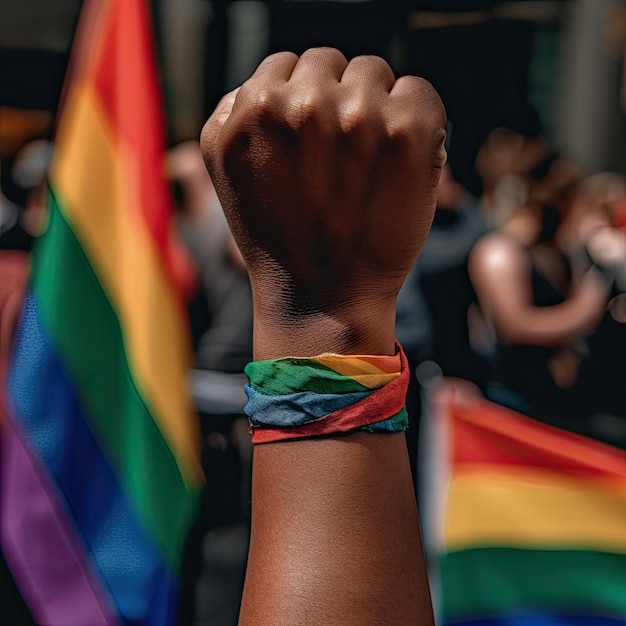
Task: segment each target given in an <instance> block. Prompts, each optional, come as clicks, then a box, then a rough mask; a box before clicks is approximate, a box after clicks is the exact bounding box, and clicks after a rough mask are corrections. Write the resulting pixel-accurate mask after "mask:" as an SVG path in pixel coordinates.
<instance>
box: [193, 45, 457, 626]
mask: <svg viewBox="0 0 626 626" xmlns="http://www.w3.org/2000/svg"><path fill="white" fill-rule="evenodd" d="M445 122H446V119H445V112H444V110H443V106H442V105H441V101H440V100H439V98H438V96H437V95H436V93H435V92H434V90H433V89H432V87H431V86H430V85H429V84H428V83H426V82H425V81H422V80H420V79H418V78H414V77H404V78H401V79H398V80H396V78H395V76H394V75H393V73H392V71H391V69H390V68H389V66H388V65H387V64H386V63H385V62H384V61H383V60H382V59H379V58H376V57H357V58H356V59H354V60H352V61H351V62H350V63H348V62H347V61H346V59H345V58H344V57H343V55H342V54H341V53H340V52H338V51H337V50H333V49H314V50H309V51H307V52H306V53H305V54H304V55H302V56H301V57H300V58H298V57H297V56H296V55H293V54H291V53H281V54H277V55H273V56H271V57H269V58H268V59H266V60H265V61H264V62H263V63H262V64H261V66H260V67H259V69H258V70H257V71H256V73H255V74H254V75H253V76H252V78H251V79H250V80H249V81H247V82H246V83H245V84H244V85H243V86H242V87H241V88H240V89H239V90H237V91H236V92H233V93H232V94H229V95H228V96H226V97H225V99H224V100H223V101H222V102H221V103H220V105H219V106H218V109H217V110H216V112H215V113H214V115H213V116H212V117H211V118H210V119H209V121H208V122H207V124H206V125H205V128H204V130H203V134H202V146H203V152H204V155H205V160H206V163H207V167H208V169H209V172H210V173H211V176H212V178H213V181H214V183H215V187H216V189H217V192H218V195H219V197H220V200H221V202H222V205H223V206H224V210H225V212H226V215H227V218H228V220H229V223H230V225H231V228H232V230H233V233H234V235H235V238H236V240H237V243H238V245H239V248H240V249H241V252H242V255H243V257H244V259H245V261H246V264H247V266H248V268H249V273H250V277H251V282H252V286H253V292H254V304H255V339H254V350H255V358H256V359H268V358H278V357H282V356H288V355H291V356H311V355H315V354H320V353H323V352H336V353H343V354H393V353H394V324H395V301H396V297H397V293H398V291H399V289H400V286H401V285H402V282H403V280H404V278H405V276H406V274H407V273H408V271H409V269H410V268H411V267H412V265H413V263H414V262H415V259H416V257H417V255H418V253H419V250H420V249H421V246H422V244H423V242H424V239H425V237H426V235H427V233H428V229H429V227H430V223H431V220H432V214H433V211H434V206H435V199H436V191H437V182H438V178H439V173H440V170H441V167H442V165H443V163H444V161H445V151H444V148H443V142H444V139H445V131H444V128H445ZM432 623H433V617H432V609H431V603H430V596H429V591H428V583H427V578H426V572H425V567H424V558H423V554H422V547H421V541H420V534H419V525H418V520H417V508H416V504H415V497H414V491H413V486H412V481H411V473H410V468H409V464H408V455H407V451H406V444H405V440H404V437H403V435H402V434H394V435H381V434H368V433H358V434H352V435H348V436H343V437H326V438H322V439H309V440H303V441H290V442H280V443H272V444H264V445H260V446H257V447H256V449H255V457H254V475H253V496H252V537H251V547H250V556H249V564H248V572H247V576H246V584H245V590H244V596H243V602H242V608H241V616H240V624H242V625H254V626H264V625H268V626H269V625H271V626H279V625H283V624H284V625H285V626H294V625H296V624H314V625H316V624H319V625H320V626H322V625H324V626H326V625H333V624H338V625H339V624H341V625H342V626H343V625H347V624H354V625H359V626H367V625H369V624H371V625H379V624H380V625H382V624H390V625H393V626H403V625H405V624H406V625H407V626H408V625H416V624H424V625H430V624H432Z"/></svg>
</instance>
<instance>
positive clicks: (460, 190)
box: [396, 164, 487, 484]
mask: <svg viewBox="0 0 626 626" xmlns="http://www.w3.org/2000/svg"><path fill="white" fill-rule="evenodd" d="M486 232H487V226H486V224H485V221H484V219H483V218H482V216H481V214H480V211H479V208H478V201H477V199H476V198H475V197H474V196H472V195H471V194H470V193H469V192H468V191H467V190H466V189H465V188H464V187H463V186H462V185H461V184H460V183H459V182H458V181H456V180H455V179H454V176H453V174H452V170H451V167H450V165H449V164H446V165H445V166H444V168H443V169H442V171H441V177H440V179H439V189H438V195H437V209H436V211H435V216H434V219H433V224H432V226H431V229H430V233H429V235H428V238H427V239H426V242H425V243H424V248H423V249H422V252H421V254H420V256H419V258H418V259H417V262H416V263H415V265H414V266H413V268H412V269H411V271H410V272H409V275H408V276H407V279H406V281H405V283H404V285H403V286H402V289H401V290H400V293H399V295H398V304H397V309H396V334H397V337H398V340H399V341H400V343H401V344H402V345H403V346H404V348H405V351H406V353H407V357H408V360H409V364H410V366H411V371H412V372H413V373H415V370H416V368H417V367H418V366H419V365H420V364H421V363H423V362H424V361H435V362H436V363H437V365H438V366H439V367H440V368H441V370H442V373H443V374H444V375H445V376H456V377H460V378H465V379H467V380H471V381H474V382H476V383H479V384H482V383H483V382H484V381H485V380H486V378H487V363H486V361H485V359H484V357H482V356H481V355H479V354H477V353H476V352H475V351H474V350H473V348H472V346H471V341H470V318H471V314H472V312H471V307H472V305H473V303H474V302H475V299H476V297H475V294H474V290H473V288H472V284H471V282H470V280H469V275H468V270H467V261H468V257H469V253H470V251H471V249H472V247H473V246H474V244H475V243H476V241H477V240H478V239H479V238H480V237H482V236H483V235H484V234H485V233H486ZM420 396H421V392H420V383H419V382H418V380H417V376H416V375H415V374H413V375H412V376H411V383H410V385H409V392H408V396H407V410H408V411H409V420H410V427H409V429H408V431H407V441H408V445H409V455H410V457H411V467H412V469H413V472H414V479H415V480H416V484H417V476H416V472H417V471H418V463H417V451H418V435H419V422H420V415H421V399H420Z"/></svg>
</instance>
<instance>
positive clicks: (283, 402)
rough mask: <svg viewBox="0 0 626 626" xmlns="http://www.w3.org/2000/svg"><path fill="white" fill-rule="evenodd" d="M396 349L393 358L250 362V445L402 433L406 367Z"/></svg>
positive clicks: (325, 356) (399, 349)
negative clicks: (358, 433) (339, 435)
mask: <svg viewBox="0 0 626 626" xmlns="http://www.w3.org/2000/svg"><path fill="white" fill-rule="evenodd" d="M396 349H397V352H396V354H395V356H353V355H340V354H322V355H320V356H316V357H310V358H291V357H287V358H283V359H276V360H271V361H253V362H252V363H248V365H246V368H245V372H246V374H247V375H248V379H249V381H250V382H249V383H247V384H246V385H245V391H246V394H247V396H248V403H247V404H246V406H245V407H244V411H245V413H246V415H247V416H248V417H249V419H250V433H251V435H252V443H269V442H272V441H283V440H286V439H301V438H305V437H320V436H324V435H332V434H337V433H346V432H350V431H354V430H366V431H369V432H398V431H404V430H406V429H407V427H408V416H407V412H406V408H405V406H404V405H405V402H406V393H407V389H408V385H409V368H408V363H407V360H406V356H405V354H404V351H403V350H402V346H400V344H399V343H398V342H397V341H396Z"/></svg>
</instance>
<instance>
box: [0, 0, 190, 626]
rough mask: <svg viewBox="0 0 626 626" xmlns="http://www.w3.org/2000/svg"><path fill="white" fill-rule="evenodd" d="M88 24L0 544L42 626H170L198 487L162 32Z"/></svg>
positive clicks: (16, 389)
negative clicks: (168, 177) (160, 68)
mask: <svg viewBox="0 0 626 626" xmlns="http://www.w3.org/2000/svg"><path fill="white" fill-rule="evenodd" d="M83 11H84V12H83V16H82V18H81V25H80V29H79V36H78V38H77V43H76V44H75V47H74V53H73V57H72V63H71V78H70V79H69V80H68V83H67V90H66V93H65V101H64V106H63V110H62V112H61V115H60V121H59V125H58V129H57V140H56V152H55V158H54V162H53V165H52V168H51V172H50V194H49V223H48V227H47V231H46V233H45V235H44V236H43V238H42V240H41V241H40V242H39V245H38V247H37V249H36V251H35V253H34V259H33V269H32V278H31V283H30V290H29V293H28V294H27V297H26V301H25V305H24V309H23V313H22V319H21V325H20V328H19V332H18V335H17V338H16V341H15V346H14V351H13V357H12V363H11V365H10V369H9V372H8V375H7V384H6V389H5V394H4V396H5V397H4V400H5V402H4V404H5V405H6V409H7V411H6V412H7V413H8V417H9V420H8V423H7V426H6V428H5V430H4V432H3V434H2V457H1V460H2V467H1V471H2V485H1V486H2V491H1V493H0V507H1V508H0V531H1V533H0V538H1V542H2V549H3V553H4V555H5V558H6V560H7V563H8V564H9V567H10V569H11V571H12V574H13V576H14V578H15V581H16V583H17V584H18V587H19V589H20V592H21V594H22V595H23V597H24V599H25V600H26V602H27V604H28V606H29V608H30V610H31V612H32V614H33V616H34V618H35V621H36V622H37V623H40V624H51V625H55V626H96V625H103V626H104V625H107V626H110V625H122V624H142V625H146V626H148V625H166V624H172V623H173V621H174V614H175V611H176V603H177V587H178V572H179V568H180V565H181V558H182V553H183V545H184V542H185V538H186V533H187V528H188V525H189V522H190V520H191V518H192V516H193V514H194V511H195V507H196V502H197V495H198V492H199V487H200V485H201V482H202V472H201V468H200V463H199V441H200V440H199V436H198V432H197V431H198V425H197V422H196V418H195V416H194V413H193V410H192V406H191V403H190V400H189V398H188V396H187V373H188V371H189V367H190V355H189V350H188V348H189V345H190V344H189V338H188V329H187V325H186V319H185V309H184V298H183V294H182V292H181V289H180V288H179V284H180V281H178V280H177V277H178V276H179V272H178V269H177V268H178V267H179V266H178V262H177V258H178V257H177V254H176V248H175V246H174V245H173V243H172V241H173V240H172V236H171V233H172V231H171V217H172V205H171V200H170V190H169V188H168V186H167V183H166V181H165V179H164V176H163V162H162V158H163V154H164V149H165V141H164V124H163V117H162V109H161V104H160V103H161V94H160V88H159V82H158V75H157V68H156V62H155V54H154V42H153V36H152V32H151V31H152V28H151V21H150V20H151V18H150V14H149V10H148V3H147V1H146V0H90V1H89V2H88V3H87V4H86V7H85V9H84V10H83ZM0 612H1V609H0ZM0 621H1V620H0Z"/></svg>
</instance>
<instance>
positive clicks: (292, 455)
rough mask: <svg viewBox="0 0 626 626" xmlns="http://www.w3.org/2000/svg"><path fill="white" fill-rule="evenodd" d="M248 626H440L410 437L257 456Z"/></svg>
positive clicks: (322, 442)
mask: <svg viewBox="0 0 626 626" xmlns="http://www.w3.org/2000/svg"><path fill="white" fill-rule="evenodd" d="M252 508H253V523H252V537H251V545H250V556H249V563H248V572H247V576H246V585H245V590H244V596H243V603H242V609H241V617H240V625H242V626H248V625H250V626H252V625H254V626H264V625H267V626H281V625H285V626H292V625H294V624H305V623H306V624H311V625H320V626H327V625H332V624H337V625H338V624H341V625H342V626H343V625H350V624H354V625H355V626H356V625H358V626H367V625H376V626H379V625H380V626H382V625H384V624H389V625H393V626H403V625H404V624H406V625H407V626H408V625H411V626H415V625H421V624H424V625H430V624H432V623H433V618H432V612H431V604H430V596H429V591H428V582H427V578H426V571H425V566H424V558H423V554H422V547H421V541H420V534H419V526H418V519H417V508H416V505H415V497H414V492H413V486H412V479H411V472H410V468H409V463H408V456H407V451H406V442H405V438H404V436H403V435H402V434H400V433H397V434H371V433H357V434H352V435H348V436H344V437H327V438H322V439H308V440H302V441H293V442H280V443H272V444H264V445H260V446H257V447H256V449H255V455H254V474H253V496H252Z"/></svg>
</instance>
